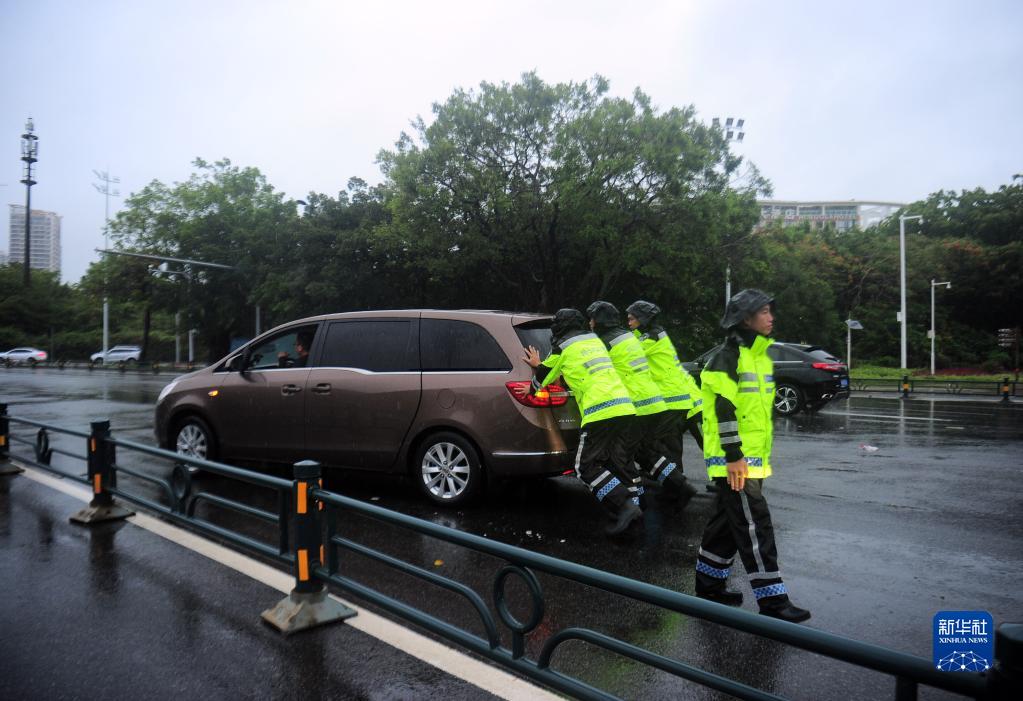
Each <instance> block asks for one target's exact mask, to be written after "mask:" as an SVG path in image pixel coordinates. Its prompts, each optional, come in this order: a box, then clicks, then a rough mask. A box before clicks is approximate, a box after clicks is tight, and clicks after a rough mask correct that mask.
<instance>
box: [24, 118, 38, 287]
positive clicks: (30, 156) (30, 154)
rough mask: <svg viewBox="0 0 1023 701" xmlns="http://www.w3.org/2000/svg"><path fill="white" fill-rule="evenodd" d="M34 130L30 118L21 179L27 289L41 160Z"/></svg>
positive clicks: (26, 285)
mask: <svg viewBox="0 0 1023 701" xmlns="http://www.w3.org/2000/svg"><path fill="white" fill-rule="evenodd" d="M34 130H35V123H33V122H32V118H31V117H29V118H28V121H27V122H25V133H24V134H22V135H21V160H23V161H25V167H24V169H25V177H24V178H22V179H21V182H22V183H23V184H24V185H25V270H24V273H23V278H22V279H23V281H24V284H25V287H28V286H29V285H31V284H32V272H31V263H32V259H31V255H32V186H33V185H35V184H36V181H35V180H33V179H32V164H33V163H35V162H36V161H37V160H39V158H38V156H39V137H38V136H36V135H35V134H34V133H33V132H34Z"/></svg>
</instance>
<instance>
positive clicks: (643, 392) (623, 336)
mask: <svg viewBox="0 0 1023 701" xmlns="http://www.w3.org/2000/svg"><path fill="white" fill-rule="evenodd" d="M604 338H607V336H605V337H604ZM606 343H607V345H608V346H609V348H608V354H609V355H610V356H611V362H612V363H613V364H614V368H615V370H616V371H617V372H618V377H620V378H621V380H622V383H623V384H624V385H625V389H626V390H628V392H629V396H630V397H632V403H633V405H634V406H635V407H636V414H638V415H639V416H645V415H647V414H657V413H660V412H662V411H667V409H668V405H667V404H665V403H664V397H663V395H662V394H661V388H660V387H659V386H658V384H657V383H656V382H655V381H654V376H653V373H651V371H650V361H648V360H647V357H646V355H645V354H644V353H643V346H642V345H641V344H640V342H639V339H637V338H636V337H635V336H634V335H632V333H630V332H628V331H625V330H623V331H622V332H621V333H620V334H618V335H616V336H615V337H614V338H611V339H609V340H607V341H606Z"/></svg>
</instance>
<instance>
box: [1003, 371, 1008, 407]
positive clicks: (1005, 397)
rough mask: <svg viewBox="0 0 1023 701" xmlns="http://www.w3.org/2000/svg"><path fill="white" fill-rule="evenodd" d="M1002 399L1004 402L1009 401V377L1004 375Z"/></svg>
mask: <svg viewBox="0 0 1023 701" xmlns="http://www.w3.org/2000/svg"><path fill="white" fill-rule="evenodd" d="M1002 401H1003V402H1007V401H1009V378H1008V377H1003V378H1002Z"/></svg>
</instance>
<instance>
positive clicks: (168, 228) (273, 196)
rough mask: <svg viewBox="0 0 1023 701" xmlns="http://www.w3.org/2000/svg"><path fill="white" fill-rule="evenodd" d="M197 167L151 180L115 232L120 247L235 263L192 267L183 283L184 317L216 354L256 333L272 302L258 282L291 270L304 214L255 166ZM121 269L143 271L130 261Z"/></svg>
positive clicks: (148, 289)
mask: <svg viewBox="0 0 1023 701" xmlns="http://www.w3.org/2000/svg"><path fill="white" fill-rule="evenodd" d="M194 165H195V167H196V168H197V169H198V171H199V172H198V173H196V174H194V175H192V177H191V178H190V179H189V180H188V181H187V182H184V183H175V184H174V185H172V186H168V185H165V184H163V183H161V182H159V181H153V182H152V183H150V184H149V185H147V186H146V187H145V188H143V189H142V190H141V191H140V192H138V193H135V194H133V195H132V196H131V197H129V198H128V199H127V201H126V202H125V209H124V210H123V211H121V212H120V213H118V215H117V218H116V219H115V220H114V221H113V223H112V226H111V233H112V237H113V239H114V241H115V242H116V243H117V245H118V246H119V247H120V248H121V249H122V250H126V251H133V252H139V253H147V254H152V255H160V256H168V257H173V258H181V259H190V260H198V261H204V262H209V263H219V264H224V265H231V266H233V270H219V269H211V268H203V267H192V268H191V269H188V270H187V272H188V276H181V278H182V279H179V280H178V281H177V284H178V286H179V288H180V290H181V292H180V294H181V296H182V298H181V303H182V306H183V309H184V311H185V313H186V318H187V319H188V320H189V321H190V323H191V324H192V325H193V326H195V327H196V328H198V329H199V330H200V342H201V343H203V345H204V346H205V348H206V349H207V352H208V355H209V357H210V358H211V359H213V358H216V357H219V356H220V355H222V354H223V353H225V352H226V351H227V350H228V346H229V343H230V340H231V339H232V338H233V337H236V336H244V335H251V332H252V329H253V325H254V316H255V315H254V306H255V305H256V304H259V303H266V302H267V301H270V302H272V301H273V300H267V298H266V295H267V293H268V292H269V290H267V289H265V288H261V287H260V282H261V281H263V280H265V279H266V278H267V276H268V273H269V272H270V271H271V270H273V269H274V268H282V267H283V268H285V269H289V268H291V267H292V265H291V264H292V262H293V260H294V257H295V255H296V253H295V251H296V250H298V248H297V244H298V243H299V242H298V241H297V230H298V225H297V219H298V217H297V212H296V208H295V204H294V202H290V201H285V200H284V197H283V195H282V194H281V193H277V192H275V191H274V189H273V187H272V186H270V185H269V183H267V181H266V178H265V177H264V176H263V175H262V174H261V173H260V172H259V171H258V170H257V169H255V168H239V167H237V166H232V165H231V162H230V161H229V160H227V159H224V160H221V161H217V162H215V163H207V162H206V161H203V160H201V159H197V160H196V161H195V162H194ZM120 267H121V268H122V269H124V270H128V269H131V270H140V268H138V266H135V265H134V264H129V263H123V264H121V266H120ZM172 267H173V268H175V269H179V270H180V269H181V268H182V266H181V265H180V264H172ZM147 269H148V268H147ZM143 279H144V278H143ZM152 291H153V290H152V286H151V285H143V286H142V287H141V288H140V293H141V294H142V295H144V296H145V297H146V298H147V299H148V298H150V297H151V294H152Z"/></svg>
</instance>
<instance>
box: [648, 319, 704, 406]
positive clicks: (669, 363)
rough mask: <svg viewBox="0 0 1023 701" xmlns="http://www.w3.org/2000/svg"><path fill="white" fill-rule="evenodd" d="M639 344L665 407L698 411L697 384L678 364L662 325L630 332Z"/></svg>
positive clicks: (679, 363)
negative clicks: (643, 330) (634, 335)
mask: <svg viewBox="0 0 1023 701" xmlns="http://www.w3.org/2000/svg"><path fill="white" fill-rule="evenodd" d="M634 333H635V334H636V336H637V337H638V338H639V341H640V344H641V345H642V346H643V352H644V353H645V354H646V357H647V360H648V361H649V362H650V371H651V373H653V376H654V381H655V382H656V383H657V385H658V386H659V387H660V388H661V394H662V396H663V397H664V402H665V404H667V405H668V408H669V409H678V410H682V411H687V412H689V416H693V415H695V414H698V413H699V412H700V410H701V409H702V408H703V399H702V398H701V396H700V387H699V386H698V385H697V384H696V380H694V379H693V377H692V375H690V374H689V373H688V372H686V369H685V368H684V367H682V362H681V361H680V360H679V359H678V353H677V352H675V346H674V345H673V344H672V342H671V339H670V338H668V334H667V332H666V331H664V329H660V328H657V329H650V330H649V331H647V332H646V333H642V332H640V331H639V330H637V331H635V332H634Z"/></svg>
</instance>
